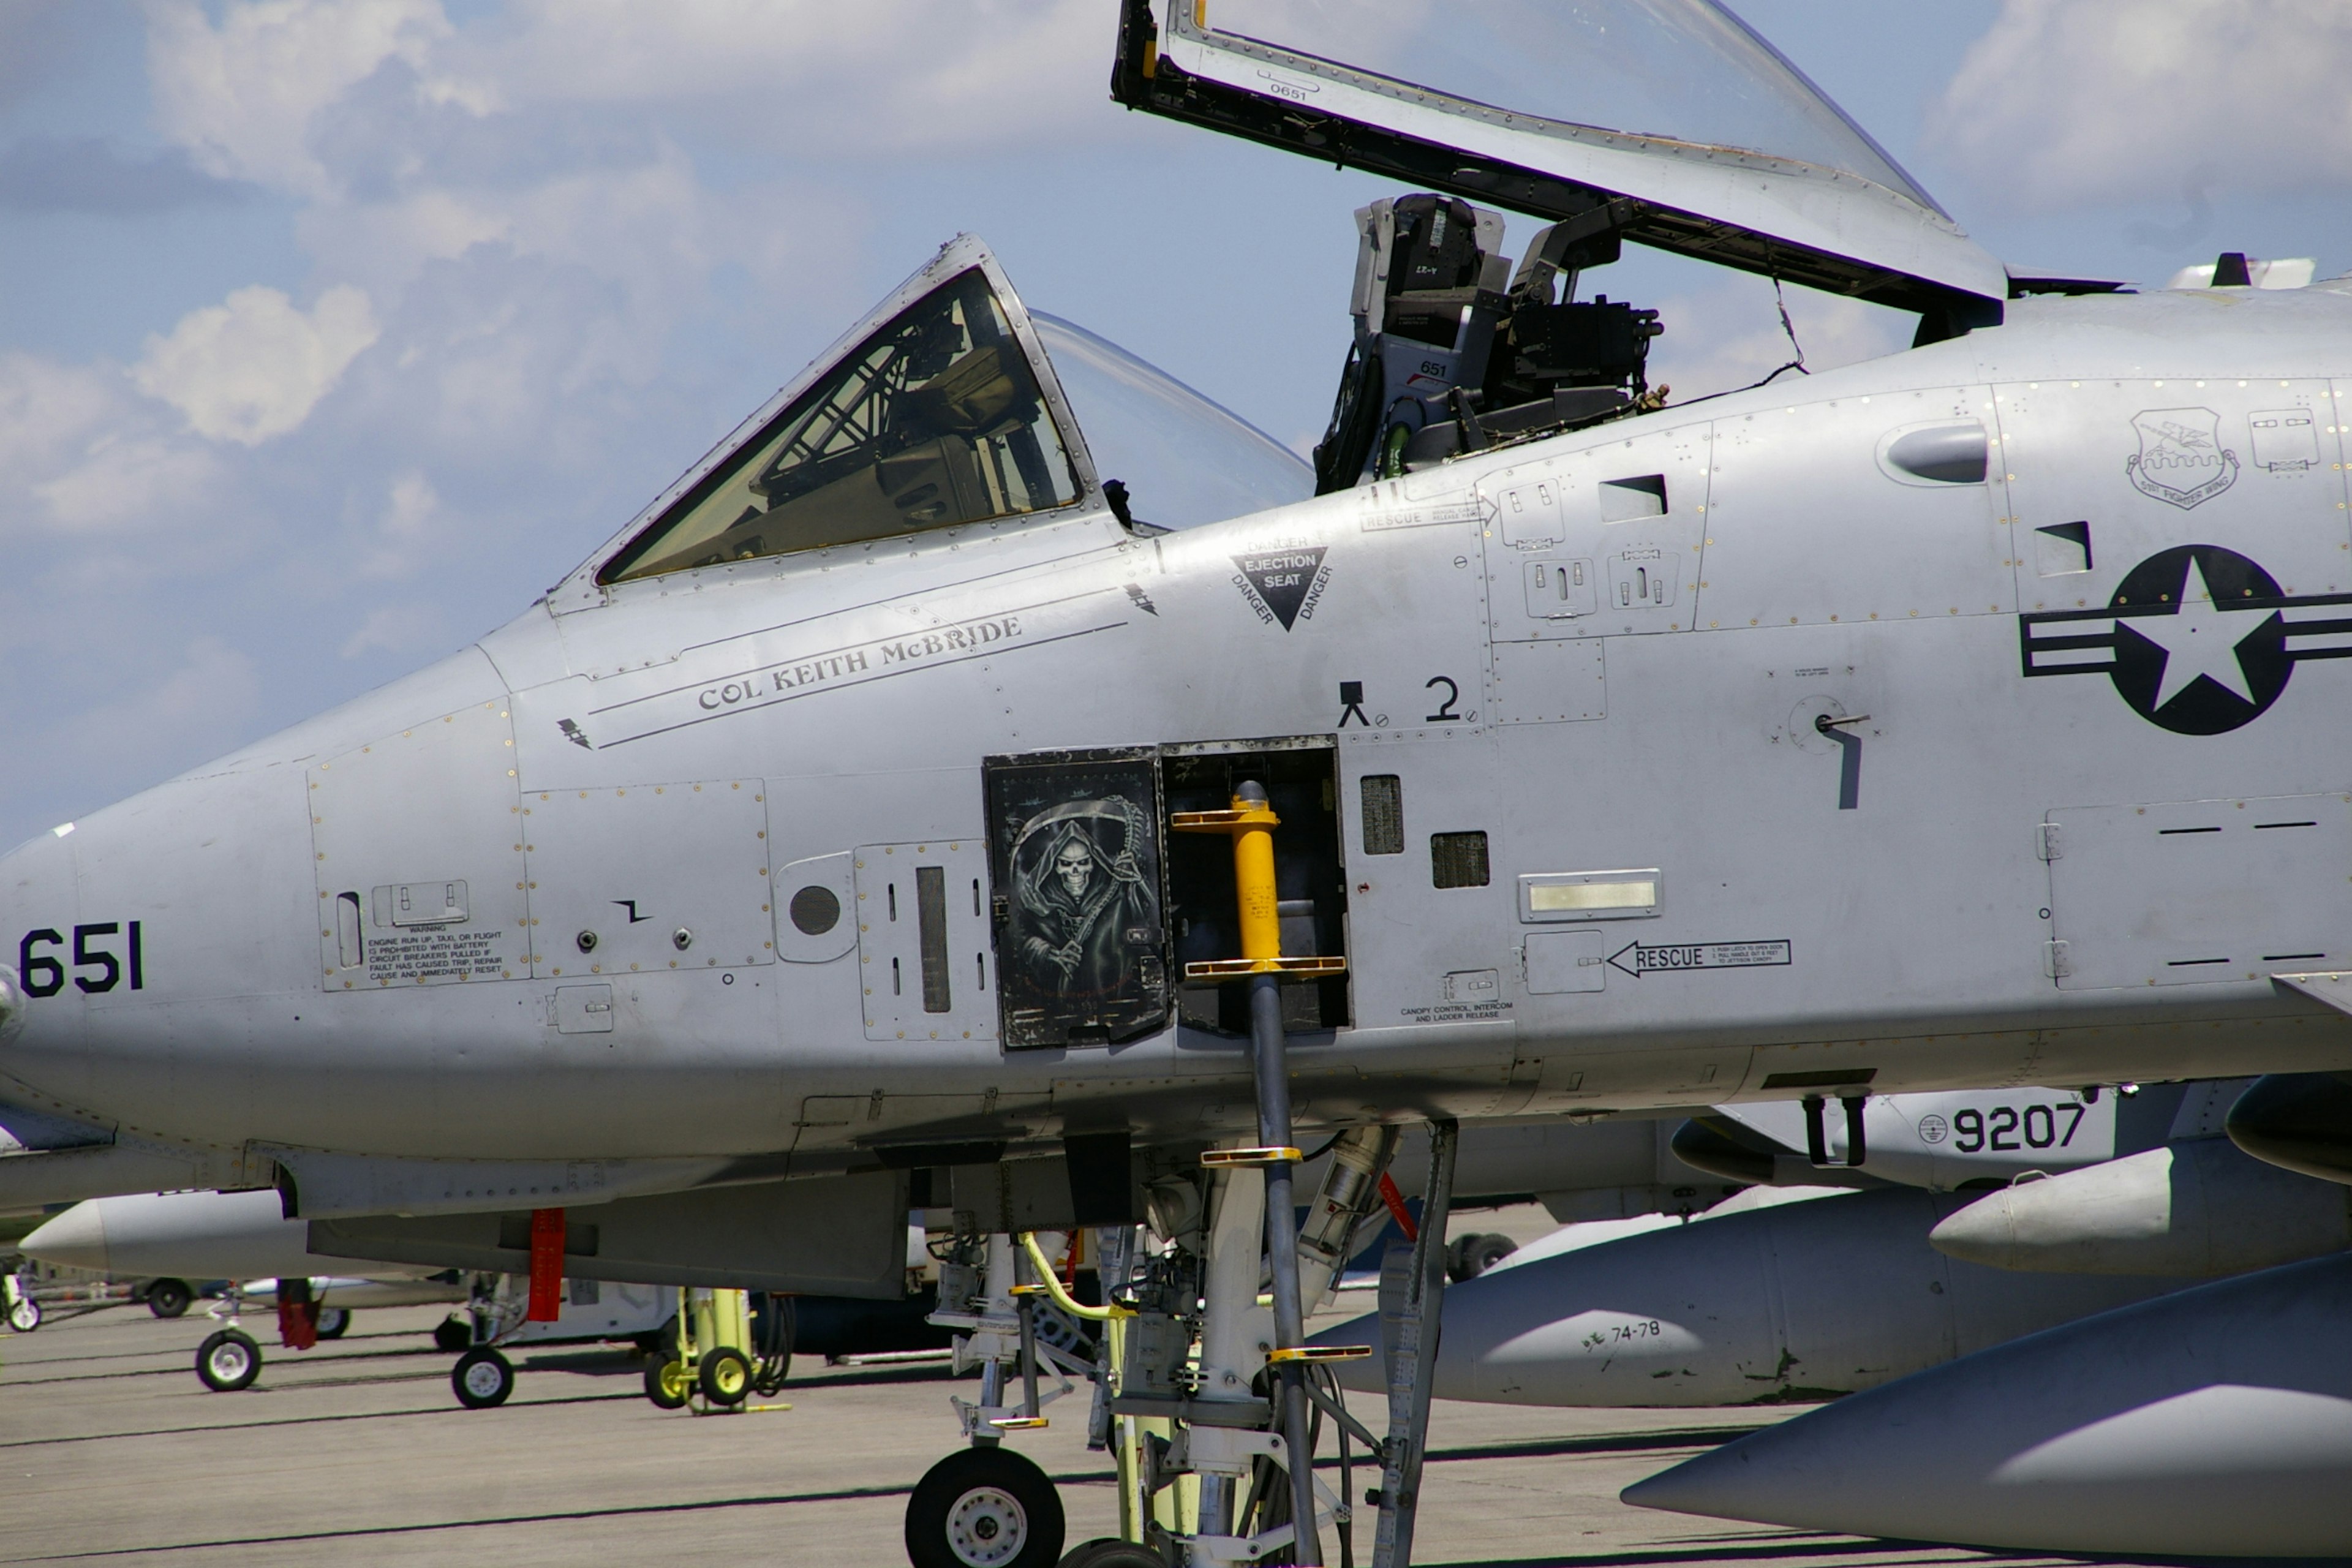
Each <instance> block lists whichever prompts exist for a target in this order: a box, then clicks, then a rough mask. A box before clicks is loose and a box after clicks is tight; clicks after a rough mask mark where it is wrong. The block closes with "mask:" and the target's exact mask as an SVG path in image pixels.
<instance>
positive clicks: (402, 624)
mask: <svg viewBox="0 0 2352 1568" xmlns="http://www.w3.org/2000/svg"><path fill="white" fill-rule="evenodd" d="M447 636H448V633H447V631H446V623H445V622H444V621H443V620H442V618H441V612H440V611H438V610H436V609H435V608H434V607H433V606H432V605H381V606H379V607H378V608H376V609H373V610H370V611H369V612H368V614H367V618H366V619H364V620H362V622H361V623H360V629H359V630H357V631H355V632H353V633H352V635H351V636H350V637H347V638H345V639H344V641H343V646H342V648H341V653H342V656H343V657H344V658H362V657H363V656H365V655H367V654H369V653H372V652H375V651H377V650H379V649H380V650H382V651H383V652H385V653H391V654H404V653H405V654H415V653H419V652H423V651H425V650H426V649H428V648H431V647H436V646H437V645H439V644H440V643H441V642H443V641H446V638H447Z"/></svg>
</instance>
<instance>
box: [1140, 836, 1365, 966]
mask: <svg viewBox="0 0 2352 1568" xmlns="http://www.w3.org/2000/svg"><path fill="white" fill-rule="evenodd" d="M1168 825H1169V826H1171V827H1172V828H1174V829H1175V830H1176V831H1177V832H1179V833H1225V834H1230V835H1232V836H1233V841H1234V899H1235V900H1236V901H1237V902H1238V903H1239V905H1240V907H1241V923H1242V956H1241V957H1239V958H1215V959H1210V960H1208V961H1206V962H1205V963H1188V964H1186V965H1185V966H1184V978H1185V979H1187V980H1226V979H1233V978H1235V977H1237V976H1240V975H1244V974H1265V973H1281V974H1340V973H1346V971H1347V968H1348V961H1347V960H1346V959H1344V958H1285V957H1283V956H1282V910H1281V908H1280V895H1279V894H1278V893H1277V892H1276V890H1275V881H1274V830H1275V829H1276V828H1277V827H1279V826H1282V818H1280V817H1278V816H1275V814H1274V807H1273V806H1271V805H1267V804H1266V803H1265V802H1264V801H1251V800H1244V799H1243V798H1242V797H1241V796H1239V795H1235V796H1234V805H1233V809H1232V810H1231V811H1180V812H1177V813H1175V814H1174V815H1173V816H1171V817H1170V818H1169V819H1168Z"/></svg>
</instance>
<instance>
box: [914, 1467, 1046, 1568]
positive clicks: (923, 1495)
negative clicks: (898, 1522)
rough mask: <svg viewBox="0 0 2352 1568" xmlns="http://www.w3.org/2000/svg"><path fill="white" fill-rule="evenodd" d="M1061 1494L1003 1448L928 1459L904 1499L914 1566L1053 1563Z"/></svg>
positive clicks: (1031, 1567)
mask: <svg viewBox="0 0 2352 1568" xmlns="http://www.w3.org/2000/svg"><path fill="white" fill-rule="evenodd" d="M1063 1531H1064V1524H1063V1520H1062V1500H1061V1498H1060V1497H1059V1496H1058V1495H1056V1494H1055V1490H1054V1483H1053V1482H1052V1481H1051V1480H1050V1479H1047V1478H1046V1475H1045V1471H1043V1470H1041V1469H1039V1468H1037V1467H1036V1465H1035V1464H1034V1463H1032V1462H1031V1461H1030V1460H1029V1459H1028V1458H1026V1457H1024V1456H1023V1455H1020V1454H1016V1453H1014V1452H1013V1450H1011V1449H1010V1448H1003V1447H993V1446H992V1447H978V1448H966V1449H963V1450H962V1451H961V1452H960V1453H954V1454H950V1455H949V1456H948V1457H947V1458H944V1459H941V1460H940V1462H939V1463H938V1464H936V1465H933V1466H932V1467H931V1468H930V1470H929V1473H928V1474H926V1475H925V1476H924V1477H923V1479H921V1480H920V1481H919V1482H918V1483H917V1484H916V1487H915V1493H914V1496H913V1497H912V1498H911V1499H909V1500H908V1503H907V1561H908V1563H912V1564H914V1568H1053V1564H1054V1563H1055V1562H1056V1561H1057V1560H1058V1559H1059V1558H1060V1556H1061V1553H1062V1535H1063Z"/></svg>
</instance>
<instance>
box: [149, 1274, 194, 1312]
mask: <svg viewBox="0 0 2352 1568" xmlns="http://www.w3.org/2000/svg"><path fill="white" fill-rule="evenodd" d="M195 1299H196V1293H195V1292H194V1290H191V1289H188V1282H187V1281H186V1280H184V1279H156V1280H152V1281H150V1282H149V1283H148V1286H147V1310H149V1311H151V1312H152V1313H154V1314H155V1315H156V1316H157V1317H159V1318H176V1317H178V1316H179V1315H180V1314H181V1313H183V1312H184V1311H186V1310H188V1304H189V1303H190V1302H191V1301H194V1300H195Z"/></svg>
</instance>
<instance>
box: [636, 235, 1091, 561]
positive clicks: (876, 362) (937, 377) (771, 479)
mask: <svg viewBox="0 0 2352 1568" xmlns="http://www.w3.org/2000/svg"><path fill="white" fill-rule="evenodd" d="M1077 495H1078V483H1077V479H1076V475H1075V474H1074V473H1073V472H1072V469H1071V466H1070V459H1069V455H1068V452H1067V450H1066V448H1065V447H1064V444H1063V441H1062V437H1061V434H1060V432H1059V431H1057V430H1056V429H1055V426H1054V420H1053V416H1052V415H1051V414H1049V413H1048V412H1047V411H1046V407H1045V398H1044V397H1043V396H1042V395H1040V394H1039V391H1038V387H1037V380H1036V377H1035V375H1034V374H1033V373H1032V372H1031V370H1030V368H1029V361H1028V358H1027V356H1026V355H1025V354H1024V353H1023V350H1022V346H1021V343H1020V342H1019V341H1018V340H1017V339H1015V338H1014V336H1013V331H1012V329H1011V328H1010V326H1008V325H1007V323H1006V321H1005V317H1004V312H1003V309H1002V308H1001V307H1000V306H999V305H998V304H997V301H996V297H995V295H994V294H993V293H992V291H991V290H990V289H989V286H988V281H987V279H985V278H984V277H982V274H981V272H980V270H979V268H973V269H971V270H970V271H968V272H963V273H960V274H958V275H957V276H956V277H954V278H953V279H950V280H949V281H948V282H947V283H945V284H944V285H942V286H941V287H940V289H937V290H936V291H934V292H932V293H930V294H928V295H925V296H924V297H923V298H922V299H921V300H918V301H916V303H915V304H914V305H912V306H910V307H909V308H908V310H906V311H905V312H903V313H902V314H900V315H899V316H898V317H897V318H896V319H895V320H893V321H889V322H888V323H887V324H886V325H884V326H883V327H882V328H881V329H880V330H879V331H877V332H876V333H875V334H874V335H873V336H872V337H871V338H869V339H867V340H866V342H864V343H863V344H861V345H860V346H859V347H858V348H857V349H856V350H855V351H854V352H852V353H850V354H849V355H847V356H846V357H845V359H844V360H843V361H842V362H841V363H840V364H839V365H838V366H837V367H836V368H835V370H834V371H833V373H832V374H829V375H828V376H826V377H825V378H824V380H823V381H821V382H819V383H817V384H815V385H814V386H813V387H811V388H810V389H809V390H808V391H807V392H806V393H804V394H803V395H802V396H800V397H799V398H798V399H796V400H795V401H794V402H793V403H792V404H791V405H789V406H787V407H786V408H785V409H784V411H783V412H782V413H781V414H779V415H777V416H776V417H775V418H774V419H772V420H771V421H769V423H768V424H767V425H766V426H764V427H763V428H762V429H761V431H760V433H759V434H758V435H756V436H754V437H752V438H751V440H750V441H749V442H747V443H746V444H745V445H744V447H743V448H742V449H741V450H740V452H738V453H737V454H736V455H735V457H733V458H730V460H728V461H727V462H724V463H722V464H720V465H719V468H716V469H715V470H713V471H712V472H711V474H710V475H709V477H708V478H706V479H704V480H703V481H702V482H701V483H700V484H698V485H697V486H696V487H695V488H694V489H693V490H692V491H691V492H690V493H689V494H688V495H687V496H686V498H685V499H684V500H680V501H679V502H678V503H677V505H676V506H674V507H672V508H671V509H670V510H669V511H668V512H667V514H666V515H664V516H663V517H662V519H661V520H660V521H657V522H656V523H655V524H654V525H653V526H652V527H650V528H648V529H647V530H646V531H645V532H643V533H641V534H639V535H638V536H637V537H636V538H635V540H633V541H632V542H630V543H629V545H628V546H627V548H625V549H624V550H623V551H622V552H620V553H619V554H618V555H616V556H614V558H613V560H612V562H611V563H609V564H608V565H607V566H606V567H605V568H604V571H603V572H602V573H600V574H598V580H599V581H601V582H605V583H624V582H629V581H633V580H635V579H636V578H640V577H654V576H659V575H660V574H663V573H666V572H678V571H683V570H685V569H686V568H688V567H691V566H712V565H717V564H719V563H723V562H728V561H747V560H751V559H754V558H757V557H760V556H765V555H783V554H789V553H791V552H794V551H801V550H815V549H820V548H823V547H824V546H826V545H834V544H849V543H855V542H859V541H862V540H870V539H887V538H892V537H896V536H898V535H903V534H910V533H919V532H921V531H925V530H928V529H933V528H945V527H948V526H949V525H950V524H954V523H960V522H981V521H986V520H988V519H990V518H997V517H1009V516H1013V515H1015V514H1018V513H1022V512H1032V511H1044V510H1050V509H1052V508H1054V507H1059V506H1067V505H1069V504H1070V503H1071V502H1072V501H1074V500H1076V499H1077Z"/></svg>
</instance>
